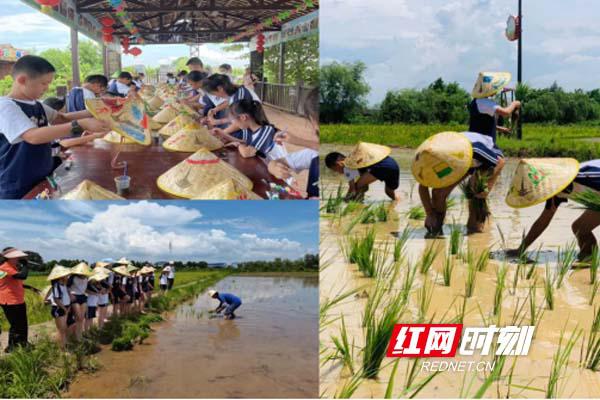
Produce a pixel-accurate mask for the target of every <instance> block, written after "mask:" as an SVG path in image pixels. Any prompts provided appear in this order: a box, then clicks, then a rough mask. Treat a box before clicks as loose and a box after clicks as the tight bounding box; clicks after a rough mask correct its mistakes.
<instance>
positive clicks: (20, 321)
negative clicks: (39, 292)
mask: <svg viewBox="0 0 600 400" xmlns="http://www.w3.org/2000/svg"><path fill="white" fill-rule="evenodd" d="M27 257H28V255H27V254H26V253H25V252H23V251H21V250H19V249H16V248H14V247H7V248H5V249H4V250H3V251H2V255H1V257H0V262H1V264H0V306H1V307H2V311H3V312H4V315H5V316H6V320H7V321H8V323H9V324H10V329H9V331H8V346H7V347H6V349H5V352H7V353H8V352H10V351H12V350H14V349H15V348H16V347H19V346H25V345H27V336H28V330H29V327H28V323H27V306H26V304H25V288H24V285H23V282H24V281H25V279H27V275H28V274H29V267H28V263H27Z"/></svg>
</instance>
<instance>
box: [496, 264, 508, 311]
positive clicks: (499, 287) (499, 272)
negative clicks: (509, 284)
mask: <svg viewBox="0 0 600 400" xmlns="http://www.w3.org/2000/svg"><path fill="white" fill-rule="evenodd" d="M507 273H508V268H507V267H506V264H505V263H504V264H502V266H500V267H498V268H497V269H496V289H495V291H494V309H493V314H494V316H496V317H499V316H500V313H501V312H502V300H503V298H504V289H505V288H506V274H507Z"/></svg>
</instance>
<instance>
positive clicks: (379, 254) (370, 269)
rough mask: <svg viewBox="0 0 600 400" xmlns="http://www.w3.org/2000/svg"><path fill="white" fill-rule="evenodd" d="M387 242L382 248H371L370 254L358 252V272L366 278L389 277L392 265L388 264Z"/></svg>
mask: <svg viewBox="0 0 600 400" xmlns="http://www.w3.org/2000/svg"><path fill="white" fill-rule="evenodd" d="M389 253H390V251H389V242H385V244H384V247H383V248H373V249H372V250H371V252H370V253H367V252H364V251H359V252H358V253H357V255H356V265H357V266H358V270H359V271H360V272H362V274H363V275H364V276H365V277H367V278H374V277H376V276H389V275H390V273H391V272H392V269H393V263H390V262H388V260H387V259H388V255H389Z"/></svg>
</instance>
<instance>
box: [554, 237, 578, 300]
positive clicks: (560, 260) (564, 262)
mask: <svg viewBox="0 0 600 400" xmlns="http://www.w3.org/2000/svg"><path fill="white" fill-rule="evenodd" d="M575 260H577V247H576V245H575V242H571V243H569V244H567V245H566V246H565V248H564V250H562V249H559V251H558V255H557V260H556V266H557V268H558V270H557V274H556V288H557V289H560V288H561V287H562V284H563V281H564V279H565V276H567V274H568V273H569V271H570V270H571V267H572V266H573V263H574V262H575Z"/></svg>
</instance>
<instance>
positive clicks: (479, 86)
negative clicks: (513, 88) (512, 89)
mask: <svg viewBox="0 0 600 400" xmlns="http://www.w3.org/2000/svg"><path fill="white" fill-rule="evenodd" d="M510 78H511V75H510V72H480V73H479V76H478V77H477V81H476V82H475V86H474V87H473V92H471V96H473V98H475V99H483V98H485V97H490V96H493V95H495V94H496V93H498V92H499V91H500V90H502V89H503V88H504V87H505V86H506V85H508V83H509V82H510Z"/></svg>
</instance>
